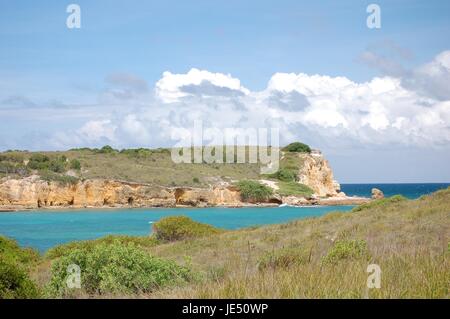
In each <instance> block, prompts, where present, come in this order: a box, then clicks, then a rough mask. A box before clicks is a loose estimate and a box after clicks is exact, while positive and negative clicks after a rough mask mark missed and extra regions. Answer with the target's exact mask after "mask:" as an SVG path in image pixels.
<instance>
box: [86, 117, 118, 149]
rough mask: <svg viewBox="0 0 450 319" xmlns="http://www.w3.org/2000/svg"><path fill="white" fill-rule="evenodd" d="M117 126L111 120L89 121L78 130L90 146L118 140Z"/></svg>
mask: <svg viewBox="0 0 450 319" xmlns="http://www.w3.org/2000/svg"><path fill="white" fill-rule="evenodd" d="M116 128H117V126H116V125H115V124H113V123H112V122H111V120H97V121H89V122H87V123H86V124H84V125H83V126H82V127H81V128H80V129H79V130H78V132H77V133H78V136H79V137H80V138H81V139H82V140H84V141H86V142H87V143H89V144H92V143H95V142H99V141H103V140H105V139H106V140H109V141H111V142H114V141H115V140H116V137H115V131H116Z"/></svg>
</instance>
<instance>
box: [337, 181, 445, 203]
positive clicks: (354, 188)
mask: <svg viewBox="0 0 450 319" xmlns="http://www.w3.org/2000/svg"><path fill="white" fill-rule="evenodd" d="M449 186H450V183H422V184H420V183H410V184H341V190H342V191H343V192H344V193H345V194H347V195H349V196H363V197H370V196H371V191H372V188H378V189H380V190H381V191H383V193H384V196H386V197H389V196H393V195H397V194H400V195H403V196H405V197H407V198H409V199H416V198H419V197H420V196H422V195H426V194H430V193H433V192H435V191H437V190H439V189H443V188H447V187H449Z"/></svg>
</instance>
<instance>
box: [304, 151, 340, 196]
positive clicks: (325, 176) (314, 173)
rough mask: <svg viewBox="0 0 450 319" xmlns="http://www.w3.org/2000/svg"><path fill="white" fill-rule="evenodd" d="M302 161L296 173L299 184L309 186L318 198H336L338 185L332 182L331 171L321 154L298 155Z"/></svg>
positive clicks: (338, 189)
mask: <svg viewBox="0 0 450 319" xmlns="http://www.w3.org/2000/svg"><path fill="white" fill-rule="evenodd" d="M298 156H299V157H300V158H301V160H302V161H303V165H302V168H301V169H300V170H299V172H298V175H297V176H298V181H299V183H302V184H305V185H307V186H309V187H310V188H311V189H312V190H314V193H315V194H316V195H317V196H319V197H329V196H336V195H338V193H339V192H340V185H339V183H338V182H337V181H335V180H334V177H333V171H332V170H331V167H330V165H329V163H328V161H327V160H326V159H325V158H324V157H323V155H322V153H320V152H318V151H315V152H313V153H311V154H305V153H300V154H298Z"/></svg>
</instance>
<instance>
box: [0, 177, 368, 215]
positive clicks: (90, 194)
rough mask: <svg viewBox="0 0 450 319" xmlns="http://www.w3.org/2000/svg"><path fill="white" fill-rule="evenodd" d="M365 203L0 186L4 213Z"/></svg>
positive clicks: (90, 185) (186, 190)
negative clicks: (261, 200) (53, 210)
mask: <svg viewBox="0 0 450 319" xmlns="http://www.w3.org/2000/svg"><path fill="white" fill-rule="evenodd" d="M368 200H369V199H367V198H361V197H348V196H345V195H344V194H343V193H336V195H331V196H325V197H318V196H312V197H311V198H304V197H296V196H279V195H273V196H271V197H270V198H268V199H267V200H266V201H264V202H257V203H248V202H244V201H242V200H241V196H240V193H239V190H238V189H237V188H236V187H235V186H231V185H221V186H215V187H210V188H192V187H162V186H157V185H149V184H139V183H130V182H124V181H115V180H101V179H93V180H86V181H82V182H78V183H76V184H73V185H71V184H68V185H61V184H58V183H57V182H47V181H43V180H41V179H40V178H39V176H36V175H34V176H30V177H27V178H23V179H6V180H3V181H2V182H1V183H0V211H3V212H4V211H15V210H26V209H61V208H123V207H136V208H137V207H209V206H222V207H247V206H249V207H254V206H279V205H280V204H287V205H295V206H309V205H356V204H361V203H364V202H367V201H368Z"/></svg>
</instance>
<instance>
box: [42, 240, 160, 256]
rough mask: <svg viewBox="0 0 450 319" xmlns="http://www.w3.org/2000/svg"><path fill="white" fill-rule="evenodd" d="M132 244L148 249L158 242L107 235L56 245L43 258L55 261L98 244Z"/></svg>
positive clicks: (90, 248)
mask: <svg viewBox="0 0 450 319" xmlns="http://www.w3.org/2000/svg"><path fill="white" fill-rule="evenodd" d="M117 243H120V244H124V245H126V244H134V245H135V246H137V247H140V248H149V247H153V246H155V245H157V244H158V240H157V239H156V237H154V236H142V237H138V236H126V235H109V236H105V237H102V238H98V239H94V240H82V241H72V242H70V243H67V244H63V245H58V246H55V247H53V248H50V249H49V250H48V251H47V252H46V254H45V257H46V258H47V259H55V258H58V257H61V256H63V255H66V254H68V253H69V252H70V251H72V250H74V249H83V250H86V251H89V250H92V249H94V247H96V246H97V245H99V244H106V245H112V244H117Z"/></svg>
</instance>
